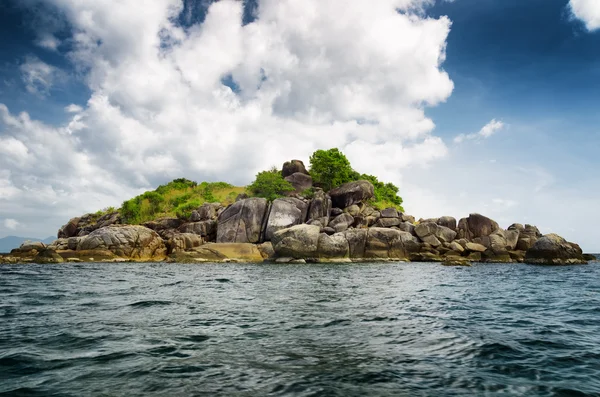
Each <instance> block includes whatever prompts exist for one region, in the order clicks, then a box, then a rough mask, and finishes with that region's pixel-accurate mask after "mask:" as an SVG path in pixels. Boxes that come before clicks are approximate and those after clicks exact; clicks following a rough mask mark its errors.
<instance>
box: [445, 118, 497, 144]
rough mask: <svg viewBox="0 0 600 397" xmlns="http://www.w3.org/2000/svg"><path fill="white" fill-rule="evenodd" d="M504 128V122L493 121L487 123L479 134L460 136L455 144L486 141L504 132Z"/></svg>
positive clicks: (456, 138)
mask: <svg viewBox="0 0 600 397" xmlns="http://www.w3.org/2000/svg"><path fill="white" fill-rule="evenodd" d="M503 128H504V123H503V122H502V121H499V120H496V119H493V120H492V121H490V122H489V123H487V124H486V125H485V126H484V127H483V128H482V129H481V130H479V132H476V133H473V134H460V135H457V136H456V137H455V138H454V142H455V143H461V142H464V141H468V140H474V139H485V138H489V137H491V136H492V135H494V134H495V133H496V132H498V131H500V130H502V129H503Z"/></svg>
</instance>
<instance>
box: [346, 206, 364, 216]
mask: <svg viewBox="0 0 600 397" xmlns="http://www.w3.org/2000/svg"><path fill="white" fill-rule="evenodd" d="M344 212H346V213H348V214H350V215H352V216H353V217H355V216H357V215H358V214H360V207H359V206H358V205H356V204H354V205H351V206H350V207H348V208H344Z"/></svg>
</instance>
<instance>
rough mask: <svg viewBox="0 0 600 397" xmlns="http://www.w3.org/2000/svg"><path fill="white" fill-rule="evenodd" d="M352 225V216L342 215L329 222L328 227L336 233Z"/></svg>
mask: <svg viewBox="0 0 600 397" xmlns="http://www.w3.org/2000/svg"><path fill="white" fill-rule="evenodd" d="M353 223H354V218H353V217H352V215H350V214H347V213H344V214H342V215H338V216H337V217H335V218H334V219H333V220H331V222H329V225H328V226H329V227H332V228H334V229H335V231H336V232H337V233H339V232H343V231H344V230H346V229H348V228H349V227H350V226H351V225H352V224H353Z"/></svg>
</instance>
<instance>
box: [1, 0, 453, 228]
mask: <svg viewBox="0 0 600 397" xmlns="http://www.w3.org/2000/svg"><path fill="white" fill-rule="evenodd" d="M47 1H48V2H49V3H52V4H53V5H54V6H55V7H57V8H58V9H59V11H60V13H61V14H63V15H65V16H66V18H67V19H68V21H69V23H70V24H71V28H72V31H73V32H74V33H73V37H72V38H71V39H70V42H71V43H72V45H73V51H72V52H71V53H69V55H68V56H69V59H70V60H71V61H72V62H74V64H75V66H76V67H77V69H78V70H79V71H80V72H81V73H82V74H83V76H84V77H85V82H86V83H87V85H88V86H89V88H90V90H91V92H92V94H91V97H90V98H89V100H88V101H87V103H86V104H85V107H84V108H83V109H79V108H78V106H80V105H71V106H68V107H67V108H66V109H65V110H66V112H68V113H73V115H72V118H71V119H70V120H69V121H68V122H67V123H66V124H65V125H61V126H51V125H46V124H44V123H41V122H38V121H36V120H32V119H31V118H30V117H29V115H28V114H26V113H23V114H20V115H18V116H17V115H14V114H12V113H11V112H10V111H9V110H8V109H7V108H6V107H5V106H2V107H0V120H1V121H2V123H3V124H4V130H5V131H4V133H3V139H5V140H6V142H11V149H10V150H11V153H12V154H11V156H5V157H0V168H5V169H7V170H9V173H8V174H7V175H6V180H7V183H6V186H5V187H2V186H4V185H1V184H0V189H7V191H10V192H11V195H12V196H11V197H12V198H11V199H10V200H5V201H0V216H1V215H2V214H6V213H9V211H15V212H11V213H15V214H21V216H22V217H27V216H34V214H36V213H37V214H42V213H43V214H47V213H48V212H49V211H50V210H51V212H52V218H50V219H48V221H47V222H48V223H50V222H53V223H54V224H53V225H52V229H55V228H56V227H58V226H59V225H60V224H61V223H64V221H66V220H67V219H68V217H69V216H75V215H79V214H80V213H81V212H83V211H86V210H87V211H91V210H96V209H99V208H102V207H105V206H108V205H119V204H120V202H122V201H123V200H124V199H126V198H129V197H130V196H131V195H133V194H136V193H138V192H139V191H141V190H143V189H148V188H154V187H156V186H157V185H158V184H160V183H164V182H166V181H168V180H170V179H172V178H175V177H181V176H185V177H188V178H191V179H196V180H227V181H231V182H233V183H237V184H247V183H249V182H251V180H252V179H253V177H254V175H255V174H256V173H257V172H258V171H260V170H262V169H266V168H268V167H269V166H271V165H278V166H280V165H281V163H283V162H284V161H285V160H289V159H290V158H304V159H307V157H308V156H309V155H310V153H312V152H313V151H314V150H315V149H317V148H330V147H339V148H340V149H341V150H342V151H344V152H346V153H348V156H349V157H350V160H351V161H352V162H353V164H354V165H355V167H356V168H357V169H359V171H362V172H368V173H379V171H381V174H382V177H383V174H385V177H386V178H387V179H389V180H391V181H394V182H396V183H398V181H400V178H401V176H400V175H401V170H402V169H403V168H405V167H407V166H409V165H415V164H417V165H419V164H420V165H427V164H429V163H430V162H431V161H435V160H437V159H439V158H442V157H443V156H445V155H446V153H447V148H446V146H445V144H444V142H443V141H442V140H441V139H440V138H438V137H435V136H433V135H432V131H433V129H434V124H433V122H432V121H431V120H430V119H429V118H427V117H426V116H425V113H424V107H425V106H430V105H435V104H438V103H440V102H443V101H445V100H446V99H447V98H448V97H449V96H450V94H451V92H452V90H453V83H452V81H451V80H450V78H449V76H448V75H447V73H446V72H444V71H443V70H442V69H441V65H442V63H443V61H444V60H445V48H446V38H447V36H448V33H449V30H450V25H451V24H450V21H449V20H448V19H447V18H445V17H442V18H439V19H434V18H426V17H424V16H423V13H422V7H423V6H425V5H427V4H430V1H429V0H380V1H377V2H376V3H375V4H373V2H371V1H367V0H357V1H352V2H350V3H349V2H347V1H343V0H305V1H302V2H298V1H297V0H263V1H262V2H261V4H260V8H259V9H258V14H257V17H258V19H257V20H256V21H255V22H253V23H250V24H247V25H245V26H242V23H241V19H242V7H243V3H242V2H239V1H233V0H223V1H220V2H217V3H213V4H212V5H211V6H210V8H209V9H208V12H207V15H206V20H205V22H204V23H203V24H202V25H196V26H192V27H191V28H189V29H184V28H182V27H180V26H177V25H175V24H174V22H173V21H174V20H175V18H174V17H176V16H177V15H178V14H179V13H180V12H181V10H182V1H181V0H156V1H152V2H148V4H145V5H144V7H140V6H139V1H137V0H124V1H122V2H120V3H119V5H118V6H116V5H115V4H114V3H113V2H99V1H92V0H86V1H81V0H47ZM398 9H400V10H402V11H403V12H402V13H399V12H398V11H397V10H398ZM342 14H343V18H340V15H342ZM55 71H56V70H55V69H54V68H53V67H52V66H50V65H47V64H45V63H43V62H41V61H40V60H39V59H35V58H30V59H28V60H27V62H26V63H25V64H24V65H23V66H22V72H23V76H24V79H25V82H26V83H27V87H28V89H29V90H30V91H31V92H38V93H42V94H43V93H47V92H48V91H49V89H50V88H51V87H52V84H53V83H54V81H55ZM226 76H231V78H232V79H233V80H234V81H235V83H236V84H237V85H238V86H239V92H233V91H232V90H231V89H230V88H229V87H227V86H226V85H224V84H222V82H221V80H222V79H223V78H224V77H226ZM6 150H8V149H6ZM383 156H386V158H389V159H390V161H388V162H387V163H385V164H384V165H383V164H382V162H381V158H382V157H383ZM394 158H396V160H395V161H392V159H394ZM14 217H15V218H17V219H18V220H21V219H20V218H18V217H17V215H14ZM39 219H46V218H44V217H41V216H40V217H39ZM38 222H39V221H38ZM23 223H26V224H30V223H31V222H29V221H27V222H25V221H23ZM34 223H35V222H34Z"/></svg>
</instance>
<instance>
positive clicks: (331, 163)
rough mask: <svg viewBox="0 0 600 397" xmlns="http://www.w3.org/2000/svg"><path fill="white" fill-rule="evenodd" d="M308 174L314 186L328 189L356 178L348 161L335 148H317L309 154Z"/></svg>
mask: <svg viewBox="0 0 600 397" xmlns="http://www.w3.org/2000/svg"><path fill="white" fill-rule="evenodd" d="M310 176H311V177H312V179H313V183H314V184H315V185H316V186H319V187H321V188H323V190H325V191H329V190H331V189H333V188H334V187H337V186H340V185H342V184H344V183H346V182H352V181H355V180H357V178H356V177H357V176H358V174H357V173H356V172H355V171H354V170H353V169H352V167H351V166H350V161H348V159H347V158H346V156H345V155H344V154H343V153H342V152H340V151H339V150H338V149H337V148H333V149H329V150H317V151H316V152H314V153H313V154H312V156H310Z"/></svg>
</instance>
